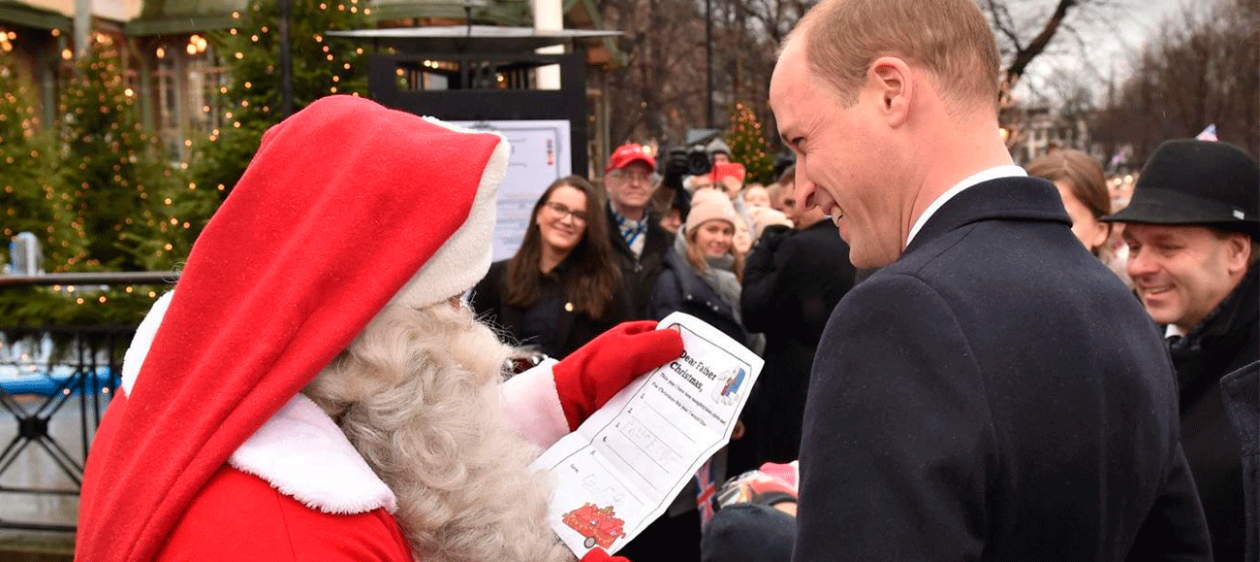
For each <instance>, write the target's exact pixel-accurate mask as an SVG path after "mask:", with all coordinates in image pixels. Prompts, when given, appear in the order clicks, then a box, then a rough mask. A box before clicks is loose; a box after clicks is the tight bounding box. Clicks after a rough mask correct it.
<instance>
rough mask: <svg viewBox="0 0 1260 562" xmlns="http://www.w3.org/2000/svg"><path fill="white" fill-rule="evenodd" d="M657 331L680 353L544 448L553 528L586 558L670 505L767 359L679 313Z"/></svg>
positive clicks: (731, 423)
mask: <svg viewBox="0 0 1260 562" xmlns="http://www.w3.org/2000/svg"><path fill="white" fill-rule="evenodd" d="M658 329H674V330H678V331H679V332H680V333H681V334H682V341H683V349H684V351H683V355H682V357H680V358H678V359H677V360H675V361H672V362H670V363H666V364H665V365H663V366H661V367H660V368H657V369H655V370H653V371H652V372H650V373H648V374H646V375H644V376H642V377H639V378H638V379H636V380H635V381H634V382H632V383H630V384H629V385H628V386H626V387H625V388H624V389H622V391H621V392H620V393H618V394H617V395H616V396H614V397H613V398H612V399H611V400H609V401H608V403H607V404H605V405H604V407H603V408H601V409H600V410H599V411H597V412H595V413H594V414H593V415H591V417H590V418H589V419H587V420H586V421H585V422H584V423H583V424H582V425H581V427H579V428H578V429H577V431H574V432H573V433H571V434H569V435H568V436H566V437H564V438H563V439H561V440H560V441H559V442H557V443H556V444H555V445H553V446H552V447H551V448H550V449H547V451H546V452H544V453H543V454H542V456H540V457H539V458H538V460H537V461H535V463H534V467H535V468H539V469H543V470H548V471H550V473H551V475H552V477H553V478H554V492H553V494H552V497H551V508H550V513H549V515H548V517H549V519H550V523H551V526H552V528H553V529H555V530H556V533H557V534H558V535H559V536H560V538H561V539H562V540H563V541H564V542H565V544H566V545H568V546H569V548H570V549H571V550H572V551H573V552H574V554H576V555H577V556H578V557H579V558H580V557H582V555H583V554H585V553H586V552H587V551H588V550H590V549H591V548H594V547H596V546H598V547H602V548H603V549H605V550H607V551H608V552H610V553H612V552H616V551H617V550H618V549H619V548H621V547H622V546H623V545H624V544H625V543H627V542H629V541H630V539H632V538H634V536H635V535H637V534H638V533H639V532H640V531H642V530H643V528H644V527H646V526H647V525H648V523H651V522H652V520H654V519H655V518H656V517H657V516H659V515H660V514H661V513H663V512H664V511H665V509H666V508H668V507H669V503H670V501H671V500H673V499H674V497H675V496H676V495H678V492H679V491H680V490H681V489H682V488H683V486H685V485H686V484H687V481H688V480H689V479H690V478H691V477H692V475H693V474H695V472H696V470H697V469H698V468H699V467H700V465H701V464H703V463H704V462H705V461H706V460H707V459H708V458H709V457H710V456H712V455H713V453H715V452H717V451H718V449H720V448H722V446H723V445H725V444H726V442H727V441H728V440H729V439H730V437H731V431H732V430H733V429H734V427H735V422H736V420H738V419H739V413H740V411H741V410H742V409H743V407H744V403H745V402H746V401H747V400H748V392H749V391H750V390H752V387H753V383H754V382H756V379H757V375H758V374H760V373H761V367H762V364H763V361H762V359H761V358H760V357H757V355H756V354H755V353H753V352H752V351H749V350H748V349H747V348H745V347H744V346H742V345H740V344H739V343H737V342H735V341H734V340H732V339H731V338H730V337H728V336H727V335H726V334H723V333H722V332H721V331H719V330H717V329H716V328H714V327H712V326H710V325H708V324H706V323H704V322H703V321H701V320H699V319H697V318H695V317H693V316H690V315H687V314H682V313H674V314H671V315H669V316H667V317H666V318H665V319H664V320H662V321H661V322H660V324H659V327H658Z"/></svg>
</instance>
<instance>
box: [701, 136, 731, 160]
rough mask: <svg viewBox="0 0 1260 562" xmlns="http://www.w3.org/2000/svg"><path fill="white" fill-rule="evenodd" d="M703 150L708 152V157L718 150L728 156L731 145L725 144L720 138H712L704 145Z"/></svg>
mask: <svg viewBox="0 0 1260 562" xmlns="http://www.w3.org/2000/svg"><path fill="white" fill-rule="evenodd" d="M704 151H705V152H708V153H709V156H710V157H712V156H713V155H714V154H717V153H719V152H721V153H722V154H725V155H727V156H728V157H729V156H730V155H731V147H730V146H727V144H726V143H725V142H723V141H722V139H720V138H717V139H713V141H712V142H710V143H709V144H708V146H706V147H704Z"/></svg>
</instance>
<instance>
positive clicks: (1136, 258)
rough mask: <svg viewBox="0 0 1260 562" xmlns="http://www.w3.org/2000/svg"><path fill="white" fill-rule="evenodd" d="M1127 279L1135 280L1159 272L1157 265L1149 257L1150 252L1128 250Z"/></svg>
mask: <svg viewBox="0 0 1260 562" xmlns="http://www.w3.org/2000/svg"><path fill="white" fill-rule="evenodd" d="M1127 269H1128V270H1129V277H1133V278H1137V277H1141V276H1143V275H1150V274H1152V273H1155V272H1156V271H1159V264H1158V263H1157V262H1156V260H1155V259H1154V258H1153V257H1151V255H1150V252H1145V251H1142V250H1129V264H1128V268H1127Z"/></svg>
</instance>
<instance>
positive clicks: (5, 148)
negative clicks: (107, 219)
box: [0, 31, 85, 270]
mask: <svg viewBox="0 0 1260 562" xmlns="http://www.w3.org/2000/svg"><path fill="white" fill-rule="evenodd" d="M0 37H3V38H4V41H0V192H3V193H4V197H3V199H0V200H2V201H3V202H4V204H3V208H0V213H2V214H0V230H3V232H4V239H3V240H4V242H5V243H4V244H3V246H2V247H0V254H3V255H5V258H4V261H5V263H8V261H9V257H8V256H7V251H8V241H9V240H10V239H12V237H13V236H16V235H17V234H18V233H19V232H31V233H33V234H34V235H35V236H36V238H37V239H38V240H39V243H40V246H41V247H42V249H43V252H44V255H45V264H46V265H45V269H52V270H57V269H58V266H64V264H65V263H66V261H67V260H68V259H70V258H72V257H75V256H82V255H83V254H84V252H85V248H84V246H83V244H82V243H80V242H81V241H82V240H83V235H82V233H81V232H75V231H74V230H73V229H72V228H71V226H70V220H69V217H70V216H71V213H70V212H69V211H68V209H69V205H68V204H67V203H66V201H65V200H64V199H62V198H61V194H60V191H59V189H58V187H57V184H58V181H57V180H58V178H57V177H56V174H55V169H56V161H55V158H56V151H55V149H54V148H53V147H54V143H53V139H52V136H51V135H50V134H49V133H48V132H46V131H43V130H41V127H40V123H39V118H38V117H36V112H35V109H34V107H33V104H32V103H31V96H32V95H33V92H32V90H31V88H30V87H29V86H28V85H27V84H26V83H25V81H24V80H22V79H20V78H19V76H18V75H17V71H16V65H15V64H14V62H15V61H14V60H13V59H12V58H11V56H10V55H9V54H8V51H9V49H4V48H3V45H9V42H8V41H9V38H8V34H7V33H6V32H4V31H0Z"/></svg>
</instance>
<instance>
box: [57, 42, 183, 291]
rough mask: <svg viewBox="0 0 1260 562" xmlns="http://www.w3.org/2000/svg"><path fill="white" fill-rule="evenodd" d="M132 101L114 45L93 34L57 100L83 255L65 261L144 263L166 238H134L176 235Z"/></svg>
mask: <svg viewBox="0 0 1260 562" xmlns="http://www.w3.org/2000/svg"><path fill="white" fill-rule="evenodd" d="M135 104H136V101H135V92H133V91H132V89H131V88H129V87H127V85H126V84H125V83H124V81H123V68H122V64H121V62H120V60H119V53H118V46H117V45H116V44H115V41H114V40H113V39H111V38H110V37H109V36H106V35H101V34H97V35H96V36H95V41H93V43H92V44H91V45H90V46H89V48H88V49H87V52H86V54H85V55H84V56H83V57H82V58H81V59H80V60H79V61H78V62H76V63H75V68H74V76H73V78H72V79H71V81H70V83H69V84H68V85H67V87H66V89H65V92H64V93H63V96H62V101H61V105H60V106H59V109H60V111H61V113H62V115H63V116H64V122H63V123H62V127H61V146H62V154H63V160H62V166H61V167H62V170H63V174H64V181H65V189H66V191H67V192H68V195H69V197H70V199H71V200H72V201H73V211H74V214H75V216H74V222H73V223H72V224H73V225H74V226H75V228H76V230H79V231H80V232H81V233H83V236H84V238H85V241H86V247H87V254H86V256H82V257H80V256H76V257H71V258H70V259H69V260H67V265H69V266H71V267H72V268H76V269H79V268H77V267H75V266H79V265H82V266H83V267H84V268H87V269H99V268H105V269H112V270H121V271H136V270H144V269H148V268H149V267H150V266H151V265H153V264H154V262H155V261H161V258H162V257H163V256H164V255H165V254H166V253H168V252H169V249H167V245H168V244H169V243H168V242H161V243H160V244H159V246H160V247H159V249H158V250H153V251H149V249H148V248H142V247H141V245H139V244H137V242H138V241H155V240H165V239H168V238H170V237H171V236H173V235H177V233H175V232H173V231H174V229H173V228H171V225H170V224H169V222H168V220H167V215H168V213H167V211H166V210H165V208H166V207H168V206H170V205H171V203H173V201H172V199H171V195H172V193H171V192H172V182H171V181H170V179H169V178H170V173H169V171H166V172H164V171H163V170H162V165H161V164H159V163H157V161H156V159H155V157H154V147H153V143H154V139H153V136H152V135H150V134H149V133H147V132H145V131H144V130H143V129H142V128H141V126H140V123H139V121H138V119H137V116H136V109H135ZM168 257H169V256H168ZM81 261H82V263H81V264H80V262H81Z"/></svg>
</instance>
